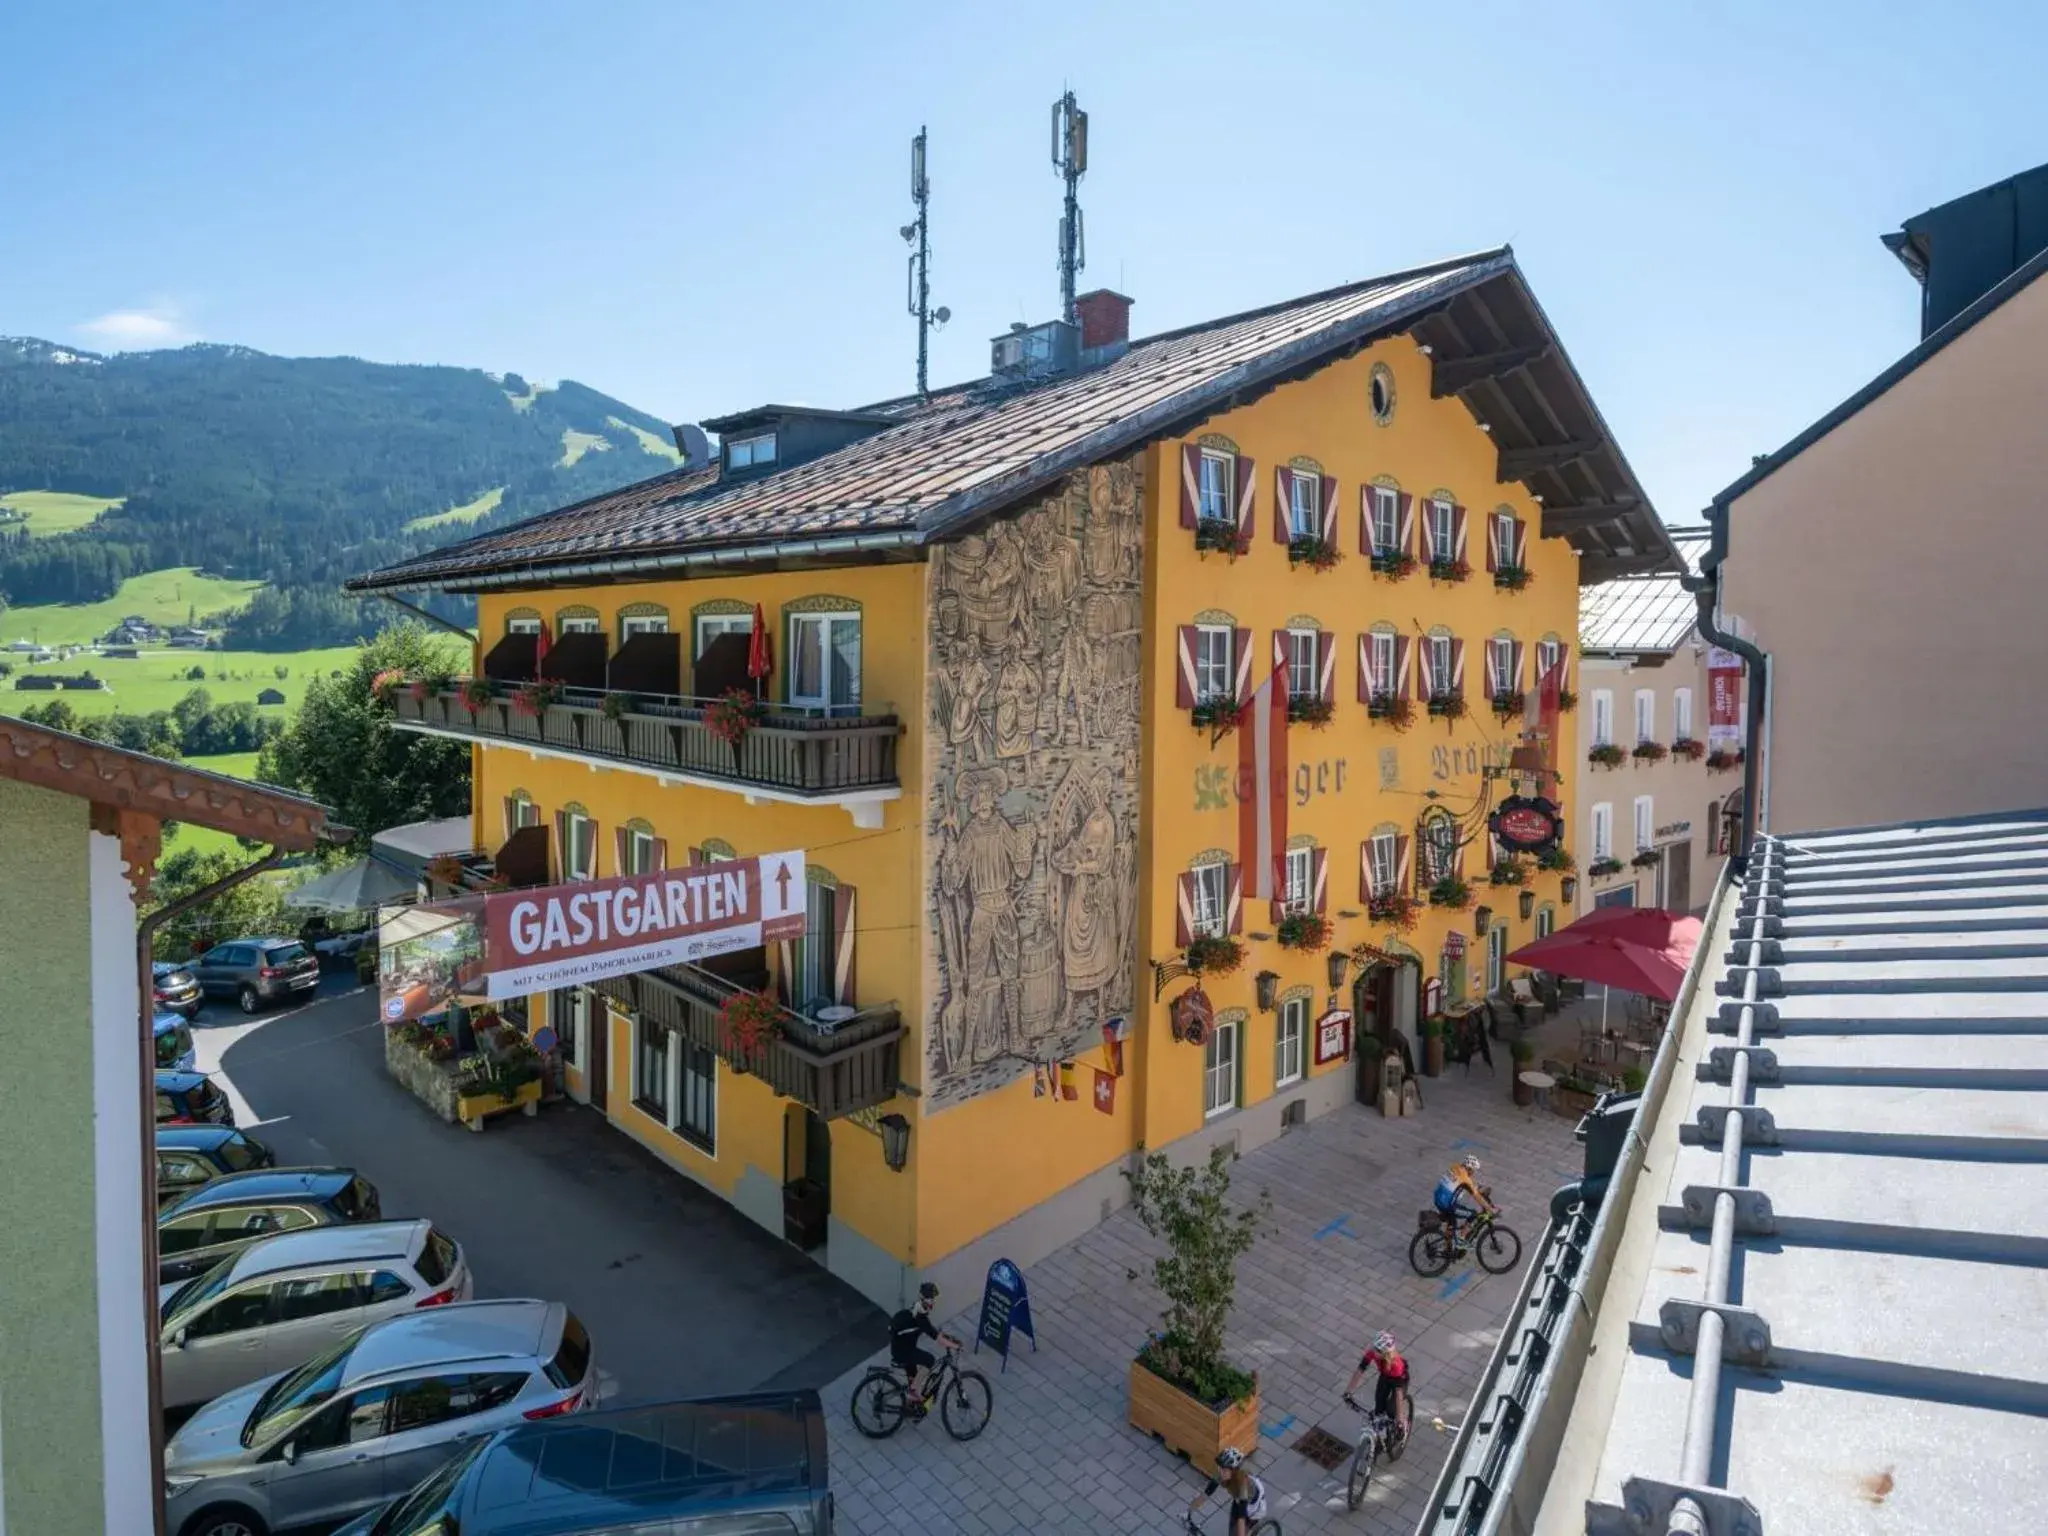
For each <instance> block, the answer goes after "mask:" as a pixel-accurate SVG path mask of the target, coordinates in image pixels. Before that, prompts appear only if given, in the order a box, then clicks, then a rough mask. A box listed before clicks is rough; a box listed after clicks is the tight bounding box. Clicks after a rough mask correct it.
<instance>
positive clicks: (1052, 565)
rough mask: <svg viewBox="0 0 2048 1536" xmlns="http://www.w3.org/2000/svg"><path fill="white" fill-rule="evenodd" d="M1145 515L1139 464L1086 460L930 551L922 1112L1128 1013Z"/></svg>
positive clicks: (1088, 1037)
mask: <svg viewBox="0 0 2048 1536" xmlns="http://www.w3.org/2000/svg"><path fill="white" fill-rule="evenodd" d="M1143 518H1144V513H1143V505H1142V488H1141V485H1140V477H1139V470H1138V464H1137V462H1136V461H1130V462H1125V463H1118V464H1109V465H1098V466H1096V467H1094V468H1091V469H1089V470H1085V471H1079V472H1076V473H1075V474H1074V475H1072V476H1070V477H1069V478H1068V480H1067V482H1066V483H1065V484H1064V485H1063V486H1062V487H1061V488H1060V490H1058V491H1057V492H1055V493H1053V494H1051V495H1049V496H1047V497H1046V498H1044V499H1043V500H1041V501H1038V502H1036V503H1034V504H1033V505H1032V506H1030V507H1029V508H1027V509H1026V510H1025V511H1023V512H1021V513H1018V514H1013V515H1011V516H1009V517H1005V518H1003V519H1000V520H998V521H996V522H993V523H990V524H988V525H986V526H984V527H982V528H980V529H978V530H977V531H976V532H974V533H972V534H969V535H967V536H966V537H965V538H962V539H960V540H958V541H957V542H954V543H950V544H944V545H941V546H939V547H938V548H937V549H935V550H934V551H933V553H932V557H931V562H930V565H929V567H928V573H927V591H928V593H929V601H930V658H929V665H930V677H931V686H930V690H929V698H930V707H931V718H930V722H929V730H928V731H927V733H926V737H925V741H926V764H927V770H928V772H927V786H928V794H927V799H926V804H927V805H928V806H929V807H930V811H929V815H930V821H929V823H928V825H927V829H926V830H927V834H928V848H929V850H930V864H929V867H928V869H927V872H926V881H927V894H928V897H929V899H930V904H931V911H932V924H933V932H932V941H933V942H932V951H931V952H932V956H933V971H934V974H933V975H932V976H931V978H930V982H931V985H930V986H929V987H928V988H927V991H926V996H928V997H929V998H931V999H932V1000H933V1002H932V1012H931V1016H930V1018H929V1019H928V1020H927V1028H926V1031H925V1053H926V1060H925V1079H924V1093H925V1102H926V1104H927V1106H929V1107H930V1108H932V1109H943V1108H945V1107H947V1106H949V1105H953V1104H959V1103H962V1102H964V1101H966V1100H968V1099H971V1098H973V1097H974V1096H976V1095H977V1094H980V1093H984V1092H986V1091H987V1090H989V1089H990V1088H994V1087H999V1086H1001V1085H1002V1084H1004V1083H1007V1082H1009V1081H1011V1080H1013V1079H1015V1078H1017V1077H1019V1076H1021V1075H1023V1074H1025V1073H1028V1072H1030V1071H1031V1069H1032V1064H1033V1063H1034V1062H1054V1061H1059V1060H1061V1059H1063V1058H1065V1057H1069V1056H1072V1055H1075V1054H1077V1053H1078V1052H1079V1051H1080V1050H1081V1049H1083V1048H1084V1047H1085V1046H1086V1045H1088V1044H1090V1043H1093V1042H1099V1040H1100V1038H1101V1026H1102V1023H1103V1020H1104V1019H1106V1018H1109V1017H1111V1016H1113V1015H1116V1014H1121V1013H1128V1012H1129V1011H1130V1008H1131V1004H1132V1001H1133V997H1132V980H1131V978H1132V972H1133V967H1134V961H1133V958H1132V956H1133V945H1134V942H1135V926H1136V914H1137V894H1138V875H1137V862H1136V861H1137V846H1138V822H1137V784H1138V740H1139V735H1138V721H1139V688H1140V676H1141V661H1142V634H1141V619H1142V609H1141V595H1140V578H1141V575H1142V566H1143V562H1144V520H1143Z"/></svg>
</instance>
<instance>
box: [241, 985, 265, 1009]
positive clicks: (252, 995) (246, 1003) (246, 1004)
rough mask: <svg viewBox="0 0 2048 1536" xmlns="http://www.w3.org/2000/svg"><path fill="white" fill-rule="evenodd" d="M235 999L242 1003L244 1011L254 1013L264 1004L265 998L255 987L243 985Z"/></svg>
mask: <svg viewBox="0 0 2048 1536" xmlns="http://www.w3.org/2000/svg"><path fill="white" fill-rule="evenodd" d="M235 1001H236V1002H238V1003H240V1004H241V1005H242V1012H244V1013H254V1012H256V1010H257V1009H259V1008H261V1007H262V1006H263V999H262V998H261V997H259V996H258V995H257V993H256V989H255V988H254V987H248V986H245V987H243V988H242V990H241V991H239V992H237V993H236V994H235Z"/></svg>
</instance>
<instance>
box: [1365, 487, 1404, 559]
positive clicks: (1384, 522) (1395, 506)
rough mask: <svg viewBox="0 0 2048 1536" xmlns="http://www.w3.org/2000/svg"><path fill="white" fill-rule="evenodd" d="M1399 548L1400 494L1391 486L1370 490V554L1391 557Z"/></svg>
mask: <svg viewBox="0 0 2048 1536" xmlns="http://www.w3.org/2000/svg"><path fill="white" fill-rule="evenodd" d="M1400 547H1401V493H1400V492H1399V491H1397V490H1395V489H1394V488H1393V487H1392V486H1391V485H1376V486H1374V487H1373V488H1372V552H1373V553H1374V554H1376V555H1391V554H1392V553H1393V552H1394V551H1395V550H1397V549H1399V548H1400Z"/></svg>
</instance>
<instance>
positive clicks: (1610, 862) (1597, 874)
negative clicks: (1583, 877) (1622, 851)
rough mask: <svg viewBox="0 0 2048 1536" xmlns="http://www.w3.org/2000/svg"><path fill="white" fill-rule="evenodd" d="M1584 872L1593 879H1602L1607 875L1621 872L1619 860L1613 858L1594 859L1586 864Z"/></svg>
mask: <svg viewBox="0 0 2048 1536" xmlns="http://www.w3.org/2000/svg"><path fill="white" fill-rule="evenodd" d="M1586 873H1587V874H1588V875H1590V876H1592V877H1593V878H1594V879H1595V880H1604V879H1606V878H1607V876H1609V875H1618V874H1620V873H1621V860H1619V859H1614V858H1606V859H1595V860H1594V861H1593V862H1592V863H1591V864H1588V865H1587V866H1586Z"/></svg>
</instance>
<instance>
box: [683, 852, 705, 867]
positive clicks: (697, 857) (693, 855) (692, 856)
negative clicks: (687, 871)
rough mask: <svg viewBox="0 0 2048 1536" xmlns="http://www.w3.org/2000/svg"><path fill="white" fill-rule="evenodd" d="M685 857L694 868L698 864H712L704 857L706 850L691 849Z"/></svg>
mask: <svg viewBox="0 0 2048 1536" xmlns="http://www.w3.org/2000/svg"><path fill="white" fill-rule="evenodd" d="M685 857H686V858H688V859H689V861H690V864H691V865H692V867H694V866H696V865H698V864H709V863H710V862H711V861H710V860H709V859H707V858H706V857H705V856H704V850H703V849H702V848H692V849H690V850H689V851H688V853H687V854H686V855H685Z"/></svg>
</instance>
